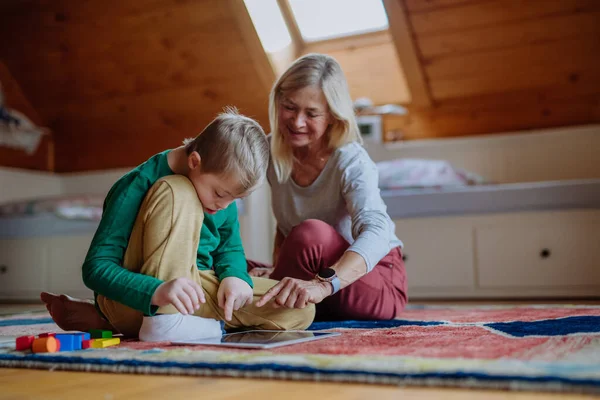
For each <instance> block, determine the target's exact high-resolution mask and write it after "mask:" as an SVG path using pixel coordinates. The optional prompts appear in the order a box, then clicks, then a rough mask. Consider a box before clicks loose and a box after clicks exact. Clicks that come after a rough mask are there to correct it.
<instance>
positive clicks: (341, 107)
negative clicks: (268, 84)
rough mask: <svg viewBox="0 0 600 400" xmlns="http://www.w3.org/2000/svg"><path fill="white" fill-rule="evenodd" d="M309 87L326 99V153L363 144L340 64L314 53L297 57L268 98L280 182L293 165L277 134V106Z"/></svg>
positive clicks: (289, 153)
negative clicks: (286, 96)
mask: <svg viewBox="0 0 600 400" xmlns="http://www.w3.org/2000/svg"><path fill="white" fill-rule="evenodd" d="M308 86H315V87H318V88H320V89H321V90H322V91H323V95H324V96H325V99H327V104H328V106H329V113H330V114H331V116H332V119H333V123H332V124H331V126H330V127H329V128H328V131H327V135H328V144H327V145H328V147H329V149H332V150H335V149H338V148H340V147H342V146H343V145H345V144H348V143H351V142H358V143H361V144H362V136H361V135H360V131H359V129H358V125H357V124H356V117H355V115H354V106H353V104H352V98H351V97H350V91H349V90H348V83H347V82H346V77H345V76H344V72H343V71H342V68H341V67H340V64H338V62H337V61H336V60H335V59H334V58H333V57H330V56H327V55H325V54H314V53H313V54H307V55H305V56H303V57H300V58H299V59H297V60H296V61H294V63H293V64H292V65H291V66H290V67H289V68H288V69H287V71H285V72H284V73H283V75H281V77H280V78H279V79H278V80H277V82H275V85H274V86H273V89H272V90H271V94H270V96H269V121H270V123H271V136H272V138H271V156H272V159H273V167H274V168H275V173H276V174H277V180H278V181H279V182H285V181H287V180H288V179H289V177H290V175H291V173H292V167H293V165H294V155H293V153H292V148H291V147H290V146H289V144H287V143H286V142H285V138H284V137H283V135H281V133H280V131H279V104H280V102H281V100H282V96H283V95H284V94H285V93H289V92H294V91H296V90H299V89H302V88H305V87H308Z"/></svg>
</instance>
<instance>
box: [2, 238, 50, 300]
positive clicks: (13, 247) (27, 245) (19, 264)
mask: <svg viewBox="0 0 600 400" xmlns="http://www.w3.org/2000/svg"><path fill="white" fill-rule="evenodd" d="M46 262H47V257H46V247H45V245H44V240H43V239H3V240H0V298H1V299H11V300H33V299H39V297H40V292H41V291H42V290H45V289H46Z"/></svg>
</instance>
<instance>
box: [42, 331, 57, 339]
mask: <svg viewBox="0 0 600 400" xmlns="http://www.w3.org/2000/svg"><path fill="white" fill-rule="evenodd" d="M54 335H56V333H53V332H46V333H40V334H39V335H38V337H41V338H42V337H54Z"/></svg>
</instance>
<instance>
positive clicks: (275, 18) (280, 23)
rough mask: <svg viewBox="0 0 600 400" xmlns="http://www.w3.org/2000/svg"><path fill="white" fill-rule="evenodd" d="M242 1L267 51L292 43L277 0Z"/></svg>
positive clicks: (276, 49) (282, 47) (274, 50)
mask: <svg viewBox="0 0 600 400" xmlns="http://www.w3.org/2000/svg"><path fill="white" fill-rule="evenodd" d="M244 3H246V8H247V9H248V13H249V14H250V18H252V23H253V24H254V27H255V28H256V32H257V33H258V37H259V38H260V41H261V43H262V45H263V48H264V49H265V51H266V52H267V53H274V52H277V51H279V50H282V49H284V48H285V47H287V46H289V45H290V44H291V43H292V38H291V37H290V32H289V31H288V29H287V26H286V25H285V20H284V19H283V16H282V15H281V11H280V10H279V6H278V5H277V0H244Z"/></svg>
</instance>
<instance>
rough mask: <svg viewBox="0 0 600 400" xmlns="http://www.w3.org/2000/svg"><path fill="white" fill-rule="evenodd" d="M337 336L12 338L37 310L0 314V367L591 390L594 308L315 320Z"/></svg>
mask: <svg viewBox="0 0 600 400" xmlns="http://www.w3.org/2000/svg"><path fill="white" fill-rule="evenodd" d="M311 329H313V330H334V331H337V332H341V333H342V335H341V336H338V337H334V338H331V339H326V340H322V341H316V342H310V343H302V344H296V345H292V346H287V347H281V348H278V349H273V350H270V351H264V350H260V351H257V350H238V349H224V348H215V347H207V346H172V345H170V344H169V343H153V344H147V343H140V342H137V341H125V342H123V343H122V344H121V345H120V346H119V347H116V348H108V349H93V350H81V351H76V352H62V353H54V354H31V353H25V352H17V351H15V350H14V337H15V336H21V335H25V334H39V333H43V332H49V331H50V332H56V331H59V329H58V328H57V327H56V325H54V323H53V322H52V320H51V319H50V318H49V316H48V314H47V313H29V314H18V315H11V316H4V317H0V366H3V367H19V368H36V369H53V370H54V369H64V370H85V371H109V372H115V373H143V374H175V375H212V376H235V377H263V378H274V379H298V380H313V381H340V382H364V383H385V384H396V385H419V386H449V387H472V388H503V389H509V390H537V391H562V392H586V393H600V306H567V305H552V306H520V307H515V306H488V307H473V306H465V307H430V306H421V307H410V308H409V309H407V310H406V311H405V313H404V314H403V315H402V319H399V320H394V321H342V322H332V323H315V324H313V326H312V327H311Z"/></svg>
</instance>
